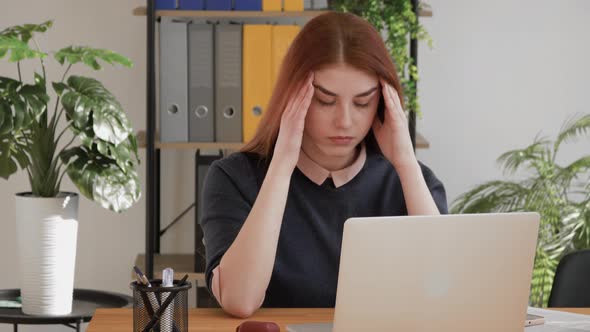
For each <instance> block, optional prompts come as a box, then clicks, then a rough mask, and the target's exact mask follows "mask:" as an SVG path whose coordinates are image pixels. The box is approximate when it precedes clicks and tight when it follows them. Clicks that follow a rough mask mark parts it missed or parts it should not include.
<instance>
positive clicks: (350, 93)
mask: <svg viewBox="0 0 590 332" xmlns="http://www.w3.org/2000/svg"><path fill="white" fill-rule="evenodd" d="M401 91H402V90H401V86H400V83H399V79H398V77H397V74H396V70H395V66H394V64H393V62H392V60H391V58H390V56H389V53H388V51H387V49H386V48H385V45H384V43H383V41H382V39H381V37H380V35H379V33H378V32H377V31H376V30H375V29H374V28H373V27H372V26H371V25H370V24H369V23H367V22H366V21H364V20H363V19H361V18H359V17H357V16H354V15H352V14H343V13H327V14H323V15H320V16H318V17H316V18H314V19H312V20H311V21H309V22H308V23H307V24H306V25H305V26H304V27H303V29H302V30H301V32H300V33H299V34H298V36H297V37H296V39H295V40H294V42H293V44H292V46H291V47H290V49H289V51H288V53H287V55H286V57H285V59H284V62H283V65H282V68H281V72H280V74H279V77H278V80H277V84H276V86H275V88H274V93H273V95H272V98H271V100H270V103H269V105H268V108H267V110H266V112H265V114H264V117H263V119H262V120H261V123H260V125H259V128H258V131H257V133H256V135H255V137H254V138H253V139H252V140H251V141H250V142H249V143H248V144H247V145H246V146H245V147H244V148H243V149H242V150H241V151H240V152H237V153H234V154H231V155H230V156H228V157H226V158H224V159H222V160H219V161H217V162H214V163H213V164H212V165H211V167H210V168H209V172H208V175H207V178H206V180H205V185H204V192H203V200H202V211H203V215H202V219H201V227H202V228H203V232H204V241H205V248H206V256H207V257H206V258H207V268H206V278H207V286H208V287H209V289H210V291H211V292H212V294H214V296H215V298H216V299H217V301H218V302H219V303H220V305H221V306H222V307H223V309H224V310H225V311H226V312H227V313H229V314H231V315H234V316H237V317H242V318H245V317H248V316H250V315H252V314H253V313H254V312H255V311H256V310H257V309H258V308H259V307H261V306H265V307H333V306H334V305H335V299H336V284H337V277H338V266H339V259H340V248H341V243H342V231H343V227H344V222H345V221H346V219H348V218H350V217H366V216H395V215H408V214H409V215H428V214H439V213H446V212H447V202H446V195H445V190H444V187H443V185H442V183H441V182H440V181H439V180H438V179H437V178H436V177H435V175H434V174H433V173H432V171H431V170H430V169H429V168H427V167H426V166H424V165H423V164H421V163H419V162H418V161H417V159H416V156H415V154H414V151H413V148H412V143H411V140H410V135H409V131H408V127H407V119H406V116H405V114H404V110H403V103H402V100H403V99H402V98H401ZM365 272H366V273H371V271H365Z"/></svg>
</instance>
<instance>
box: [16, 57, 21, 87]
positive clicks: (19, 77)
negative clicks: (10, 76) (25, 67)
mask: <svg viewBox="0 0 590 332" xmlns="http://www.w3.org/2000/svg"><path fill="white" fill-rule="evenodd" d="M16 70H17V71H18V80H19V81H20V82H21V83H22V82H23V77H22V75H21V73H20V61H17V62H16Z"/></svg>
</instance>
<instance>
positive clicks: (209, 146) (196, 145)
mask: <svg viewBox="0 0 590 332" xmlns="http://www.w3.org/2000/svg"><path fill="white" fill-rule="evenodd" d="M157 136H158V135H157V134H156V137H157ZM137 144H138V146H139V147H140V148H145V147H146V139H145V131H143V130H141V131H139V132H138V133H137ZM242 146H244V143H240V142H237V143H223V142H211V143H202V142H160V141H158V140H157V139H156V149H161V150H167V149H176V150H197V149H202V150H218V149H221V150H223V149H228V150H239V149H240V148H241V147H242ZM416 148H418V149H428V148H430V143H429V142H428V141H427V140H426V138H424V136H422V134H420V133H416Z"/></svg>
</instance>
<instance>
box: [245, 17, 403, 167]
mask: <svg viewBox="0 0 590 332" xmlns="http://www.w3.org/2000/svg"><path fill="white" fill-rule="evenodd" d="M339 63H344V64H348V65H350V66H352V67H355V68H358V69H360V70H362V71H365V72H367V73H369V74H375V75H377V76H378V77H380V78H382V79H384V80H385V81H386V82H388V83H389V84H391V85H392V86H393V88H394V89H395V90H397V93H398V94H399V96H400V100H401V101H402V103H403V96H402V91H403V90H402V88H401V84H400V82H399V78H398V75H397V72H396V69H395V65H394V63H393V61H392V59H391V57H390V55H389V52H388V50H387V48H386V47H385V44H384V43H383V40H382V39H381V35H380V34H379V33H378V32H377V30H376V29H375V28H374V27H373V26H372V25H371V24H370V23H368V22H367V21H365V20H364V19H362V18H360V17H358V16H356V15H353V14H349V13H338V12H329V13H326V14H322V15H319V16H317V17H315V18H313V19H312V20H310V21H309V22H308V23H307V24H306V25H305V26H304V27H303V29H302V30H301V31H300V32H299V34H298V35H297V37H295V40H294V41H293V43H292V44H291V46H290V48H289V50H288V51H287V54H286V55H285V58H284V60H283V63H282V65H281V70H280V72H279V76H278V78H277V81H276V85H275V87H274V90H273V93H272V96H271V98H270V102H269V103H268V106H267V108H266V112H264V115H263V116H262V119H261V120H260V123H259V125H258V129H257V131H256V134H255V135H254V137H253V138H252V140H250V142H248V143H247V144H246V145H245V146H244V147H242V149H240V151H241V152H249V153H255V154H258V155H260V156H261V157H262V159H263V160H266V161H268V162H270V160H271V159H272V154H273V152H274V146H275V143H276V141H277V137H278V134H279V126H280V123H281V116H282V115H283V111H284V110H285V107H286V105H287V103H288V101H289V100H290V99H291V98H292V96H294V95H295V94H296V93H297V91H298V89H299V87H300V86H301V85H302V83H303V81H304V80H305V78H306V77H307V74H308V73H309V72H310V71H315V70H318V69H321V68H322V67H324V66H327V65H333V64H339ZM402 106H403V105H402ZM379 107H380V108H383V101H382V100H381V102H380V103H379ZM369 136H370V137H369ZM367 139H372V140H374V137H373V134H372V129H371V131H370V132H369V134H368V135H367V137H366V138H365V140H367ZM373 145H375V144H374V143H373Z"/></svg>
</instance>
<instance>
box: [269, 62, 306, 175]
mask: <svg viewBox="0 0 590 332" xmlns="http://www.w3.org/2000/svg"><path fill="white" fill-rule="evenodd" d="M312 83H313V72H310V73H309V75H308V77H307V79H306V80H305V82H304V83H303V84H302V85H301V87H300V88H299V90H298V91H297V93H296V94H295V95H294V96H293V97H292V98H291V99H290V100H289V102H288V103H287V107H286V108H285V111H284V112H283V115H282V116H281V124H280V128H279V135H278V137H277V142H276V144H275V149H274V154H273V158H272V161H273V162H274V163H273V162H271V163H272V164H275V165H276V166H277V167H279V168H281V169H285V170H287V171H289V172H293V170H294V169H295V167H296V166H297V161H298V160H299V153H300V151H301V141H302V140H303V128H304V126H305V116H306V115H307V110H308V109H309V105H310V104H311V98H312V97H313V94H314V87H313V84H312Z"/></svg>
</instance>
